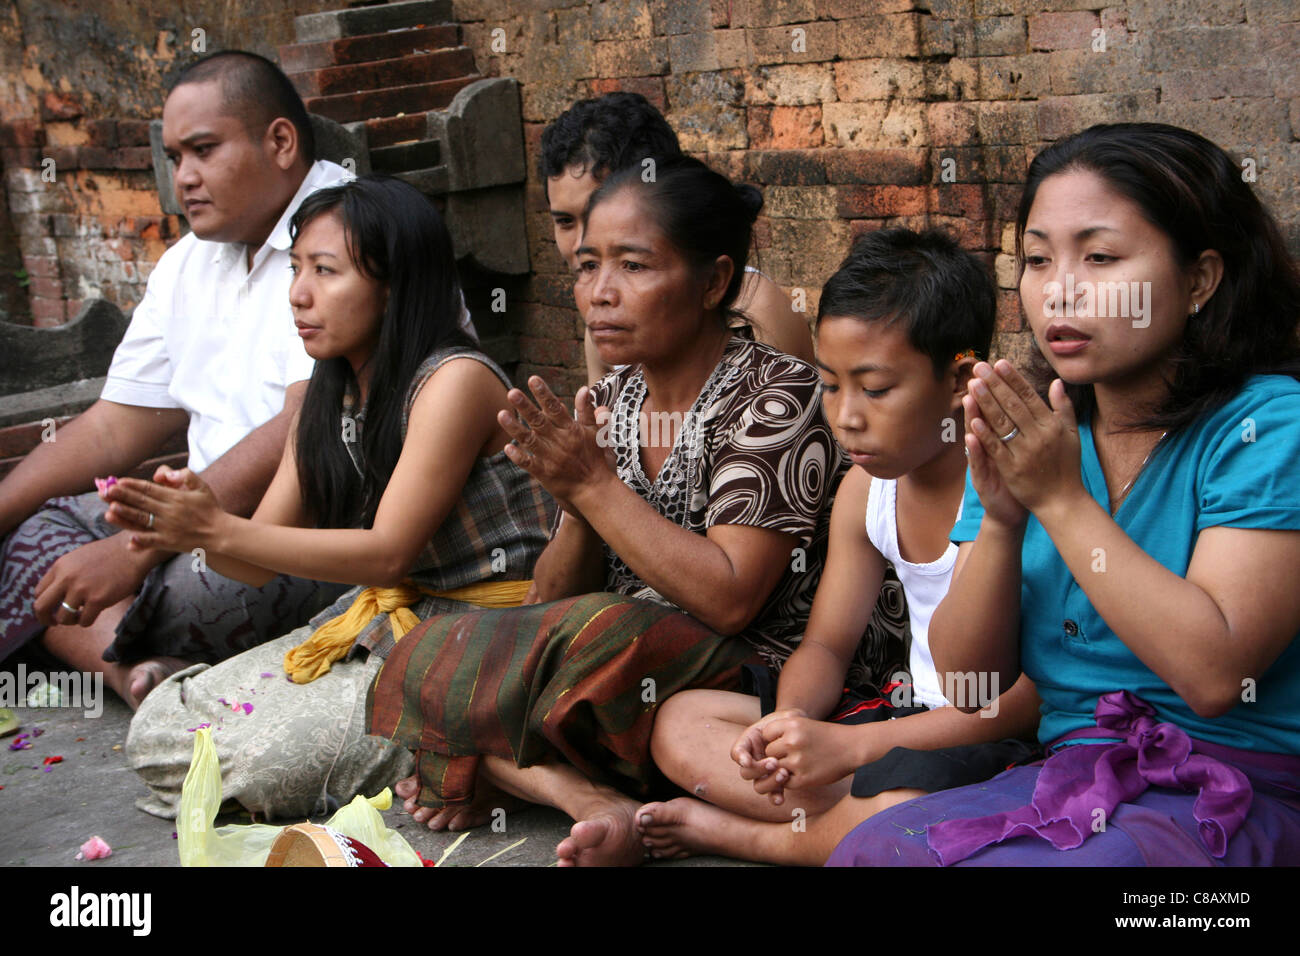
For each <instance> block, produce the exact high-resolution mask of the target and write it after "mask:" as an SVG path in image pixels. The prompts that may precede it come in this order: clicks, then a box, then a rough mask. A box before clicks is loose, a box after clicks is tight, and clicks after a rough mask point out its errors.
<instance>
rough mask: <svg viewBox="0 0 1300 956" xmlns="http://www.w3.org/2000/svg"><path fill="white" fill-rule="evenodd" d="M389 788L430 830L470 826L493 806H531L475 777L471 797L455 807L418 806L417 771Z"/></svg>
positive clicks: (487, 819) (485, 818)
mask: <svg viewBox="0 0 1300 956" xmlns="http://www.w3.org/2000/svg"><path fill="white" fill-rule="evenodd" d="M393 790H394V791H395V792H396V793H397V795H398V796H399V797H401V798H402V800H403V801H404V802H403V804H402V808H403V809H404V810H405V811H406V812H407V813H409V814H410V815H411V819H413V820H414V821H415V822H416V823H424V824H427V825H428V827H429V829H430V830H451V831H452V832H453V833H454V832H459V831H460V830H471V829H473V828H474V827H481V826H483V825H484V824H485V823H490V822H491V821H492V818H493V816H494V814H495V812H496V811H497V810H505V811H510V810H522V809H523V808H525V807H528V806H531V804H529V803H527V802H526V801H524V800H520V799H519V798H517V797H513V796H511V795H510V794H508V793H506V792H505V791H504V790H500V789H498V788H497V787H494V786H493V785H492V784H490V783H488V782H487V781H485V780H483V779H482V778H481V777H480V778H479V781H478V783H477V784H476V785H475V787H474V799H473V800H472V801H471V802H470V803H468V804H461V805H459V806H455V807H442V808H441V809H439V808H438V807H422V806H420V805H419V804H418V803H416V797H417V796H418V795H419V793H420V775H419V774H418V773H413V774H411V775H410V776H409V777H406V778H405V779H403V780H399V781H398V782H397V783H396V784H395V785H394V787H393Z"/></svg>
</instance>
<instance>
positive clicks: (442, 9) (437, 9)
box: [293, 0, 455, 43]
mask: <svg viewBox="0 0 1300 956" xmlns="http://www.w3.org/2000/svg"><path fill="white" fill-rule="evenodd" d="M453 19H455V18H454V17H453V16H452V13H451V0H406V2H403V3H384V4H380V5H379V6H374V7H355V8H353V9H351V10H330V11H328V12H327V13H308V14H306V15H305V16H301V17H294V20H293V33H294V38H295V39H296V40H297V41H298V42H299V43H318V42H320V41H321V40H336V39H338V38H339V37H357V36H365V35H366V34H370V33H384V32H386V31H388V30H402V29H406V28H410V27H424V26H433V25H436V24H442V23H448V22H450V21H451V20H453Z"/></svg>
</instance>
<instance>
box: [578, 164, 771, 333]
mask: <svg viewBox="0 0 1300 956" xmlns="http://www.w3.org/2000/svg"><path fill="white" fill-rule="evenodd" d="M629 189H630V190H633V191H635V192H636V193H637V195H638V197H639V198H640V199H641V208H642V210H643V211H644V212H645V215H646V216H647V218H649V219H650V220H651V221H653V222H654V224H655V225H656V226H657V227H658V228H659V231H660V232H662V233H663V234H664V235H665V236H667V238H668V241H669V242H670V243H672V245H673V246H674V248H676V249H677V251H678V252H680V253H681V254H682V256H683V257H684V258H685V259H686V261H687V262H688V263H690V264H691V265H692V266H693V267H695V268H696V269H701V270H704V269H711V268H712V267H713V264H714V262H716V261H717V258H718V257H719V256H727V257H729V258H730V259H731V261H732V263H733V265H734V271H733V272H732V275H731V282H730V283H728V284H727V289H726V292H725V293H724V294H723V296H722V300H721V301H720V302H719V303H718V309H719V311H720V312H721V313H722V314H723V316H724V317H727V316H733V315H743V313H741V312H739V311H737V310H736V309H734V308H733V307H732V306H733V305H734V303H735V301H736V296H737V295H739V294H740V286H741V283H742V282H743V281H744V279H745V263H746V262H748V261H749V249H750V245H751V243H752V242H753V235H754V220H755V219H756V218H757V216H758V211H759V210H760V209H762V208H763V195H762V193H760V192H759V191H758V190H757V189H755V188H754V187H753V186H748V185H736V184H734V183H732V182H731V180H729V179H728V178H727V177H726V176H723V175H722V174H721V173H719V172H715V171H714V170H712V169H710V168H709V167H708V166H706V165H705V164H704V163H702V162H700V161H699V160H698V159H694V158H692V157H689V156H681V157H678V158H677V159H670V160H667V161H665V162H661V163H658V164H656V167H655V170H654V176H653V177H650V178H649V179H648V180H647V178H646V176H645V173H644V171H643V170H642V168H641V167H640V166H639V165H635V166H628V167H625V168H623V169H622V170H619V171H618V172H616V173H614V174H613V175H612V176H610V177H609V178H608V179H606V180H605V181H604V182H603V183H601V185H600V188H598V189H597V190H596V191H595V192H593V193H592V194H591V198H590V199H588V200H587V208H586V209H585V210H583V213H582V227H583V229H584V230H585V229H586V228H587V220H588V219H589V218H590V217H591V211H592V210H593V209H595V208H596V207H597V206H599V205H600V204H601V203H602V202H605V201H607V200H608V199H610V198H611V197H613V196H615V195H617V194H618V193H620V192H622V191H624V190H629Z"/></svg>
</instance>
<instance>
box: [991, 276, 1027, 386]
mask: <svg viewBox="0 0 1300 956" xmlns="http://www.w3.org/2000/svg"><path fill="white" fill-rule="evenodd" d="M1024 327H1025V314H1024V310H1023V309H1021V307H1020V294H1019V293H1018V292H1009V291H1007V290H1006V289H999V290H998V318H997V325H996V328H997V330H998V331H999V332H1019V331H1020V330H1021V329H1023V328H1024ZM998 338H999V342H1001V341H1002V337H1001V336H999V337H998ZM1002 347H1003V348H1005V346H1002ZM1002 357H1004V358H1008V359H1009V356H1006V355H1005V354H1003V355H1002ZM1013 364H1017V365H1018V367H1020V368H1024V365H1023V364H1020V363H1014V362H1013Z"/></svg>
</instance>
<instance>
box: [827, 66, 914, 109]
mask: <svg viewBox="0 0 1300 956" xmlns="http://www.w3.org/2000/svg"><path fill="white" fill-rule="evenodd" d="M925 93H926V89H925V71H924V66H923V64H921V63H920V62H918V61H916V60H905V59H901V58H898V57H893V58H887V59H863V60H848V61H845V62H842V63H836V64H835V95H836V97H837V98H838V99H839V100H841V101H842V102H846V103H852V102H861V101H863V100H892V99H896V98H899V97H901V98H903V99H920V98H922V97H924V96H925Z"/></svg>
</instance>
